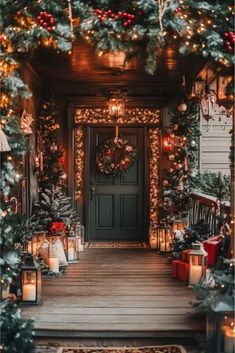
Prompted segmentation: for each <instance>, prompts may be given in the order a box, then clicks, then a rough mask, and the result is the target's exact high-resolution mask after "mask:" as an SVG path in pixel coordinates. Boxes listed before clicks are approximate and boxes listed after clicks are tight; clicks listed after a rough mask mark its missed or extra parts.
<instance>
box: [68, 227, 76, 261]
mask: <svg viewBox="0 0 235 353" xmlns="http://www.w3.org/2000/svg"><path fill="white" fill-rule="evenodd" d="M66 242H67V246H66V250H67V260H68V263H76V262H78V253H77V239H76V237H75V235H74V232H73V231H68V233H67V238H66Z"/></svg>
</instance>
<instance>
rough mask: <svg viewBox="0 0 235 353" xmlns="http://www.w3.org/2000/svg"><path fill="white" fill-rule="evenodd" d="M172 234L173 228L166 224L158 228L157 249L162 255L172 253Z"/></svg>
mask: <svg viewBox="0 0 235 353" xmlns="http://www.w3.org/2000/svg"><path fill="white" fill-rule="evenodd" d="M171 243H172V232H171V227H170V226H169V225H168V224H166V223H161V224H159V225H158V226H157V244H158V245H157V248H158V250H159V251H160V253H167V252H170V251H171Z"/></svg>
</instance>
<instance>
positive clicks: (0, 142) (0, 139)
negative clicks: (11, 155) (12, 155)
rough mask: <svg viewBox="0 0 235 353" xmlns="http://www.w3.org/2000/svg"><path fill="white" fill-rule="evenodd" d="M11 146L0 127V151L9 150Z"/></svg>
mask: <svg viewBox="0 0 235 353" xmlns="http://www.w3.org/2000/svg"><path fill="white" fill-rule="evenodd" d="M9 151H11V147H10V146H9V143H8V141H7V136H6V134H5V132H4V131H3V130H2V129H1V128H0V152H9Z"/></svg>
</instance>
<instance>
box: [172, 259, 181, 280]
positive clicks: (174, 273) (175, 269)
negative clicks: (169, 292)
mask: <svg viewBox="0 0 235 353" xmlns="http://www.w3.org/2000/svg"><path fill="white" fill-rule="evenodd" d="M179 262H180V260H173V261H172V277H173V278H178V264H179Z"/></svg>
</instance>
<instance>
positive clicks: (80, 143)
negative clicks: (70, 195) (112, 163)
mask: <svg viewBox="0 0 235 353" xmlns="http://www.w3.org/2000/svg"><path fill="white" fill-rule="evenodd" d="M159 117H160V111H159V109H144V108H143V109H138V108H133V109H126V114H125V116H123V117H121V116H119V117H117V118H116V120H114V118H113V117H111V116H108V111H107V109H101V108H99V109H97V108H96V109H76V111H75V118H74V120H75V123H76V124H79V125H77V126H76V128H75V184H76V185H75V198H76V199H77V200H78V201H79V200H81V199H82V198H83V189H84V168H85V166H84V164H85V161H84V156H85V145H84V124H94V125H96V124H106V125H107V124H111V123H112V124H115V123H119V124H124V125H126V126H128V125H131V124H139V125H158V123H159ZM81 124H82V125H81ZM159 141H160V138H159V128H158V127H156V128H150V129H149V149H150V159H149V175H150V177H149V180H150V187H149V199H150V214H149V221H150V227H151V228H152V227H153V225H155V224H157V221H158V214H157V209H158V201H159V161H160V155H159V146H160V142H159Z"/></svg>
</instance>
